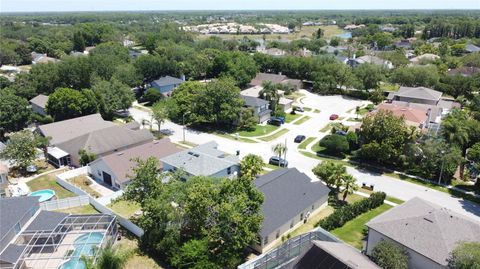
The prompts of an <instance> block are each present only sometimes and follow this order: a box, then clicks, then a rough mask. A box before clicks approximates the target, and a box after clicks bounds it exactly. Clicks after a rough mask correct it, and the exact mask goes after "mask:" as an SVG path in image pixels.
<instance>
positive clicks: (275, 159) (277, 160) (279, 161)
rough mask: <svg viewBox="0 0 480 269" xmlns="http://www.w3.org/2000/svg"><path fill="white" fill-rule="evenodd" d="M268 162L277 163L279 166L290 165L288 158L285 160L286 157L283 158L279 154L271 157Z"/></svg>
mask: <svg viewBox="0 0 480 269" xmlns="http://www.w3.org/2000/svg"><path fill="white" fill-rule="evenodd" d="M268 163H269V164H271V165H277V166H281V167H287V166H288V162H287V160H284V159H282V158H280V157H278V156H272V157H270V160H268Z"/></svg>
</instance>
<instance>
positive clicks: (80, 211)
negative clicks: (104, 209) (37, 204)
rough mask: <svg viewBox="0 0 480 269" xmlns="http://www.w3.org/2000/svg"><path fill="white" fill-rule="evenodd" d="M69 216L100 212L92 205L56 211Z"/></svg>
mask: <svg viewBox="0 0 480 269" xmlns="http://www.w3.org/2000/svg"><path fill="white" fill-rule="evenodd" d="M56 211H57V212H63V213H68V214H97V213H98V211H97V210H96V209H95V208H94V207H93V206H92V205H90V204H88V205H84V206H77V207H72V208H66V209H60V210H56Z"/></svg>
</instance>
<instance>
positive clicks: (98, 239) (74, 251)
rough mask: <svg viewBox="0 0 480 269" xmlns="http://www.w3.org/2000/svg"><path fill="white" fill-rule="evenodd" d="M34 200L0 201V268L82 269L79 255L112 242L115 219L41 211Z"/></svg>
mask: <svg viewBox="0 0 480 269" xmlns="http://www.w3.org/2000/svg"><path fill="white" fill-rule="evenodd" d="M38 199H39V197H38V196H26V197H14V198H2V199H0V212H1V216H2V217H1V218H0V268H5V269H17V268H18V269H20V268H21V269H23V268H60V267H61V268H84V264H83V267H82V266H81V265H79V263H83V261H81V258H82V257H80V255H87V256H94V255H96V254H95V253H96V251H93V249H95V248H101V247H102V246H105V245H106V244H102V242H103V243H107V244H108V243H109V242H110V243H111V242H113V241H114V240H115V239H116V235H117V224H116V217H115V216H111V215H107V214H88V215H70V214H66V213H60V212H52V211H44V210H41V209H40V204H39V202H38ZM87 239H91V240H87ZM94 239H95V240H94ZM82 249H83V250H82ZM77 265H78V267H77Z"/></svg>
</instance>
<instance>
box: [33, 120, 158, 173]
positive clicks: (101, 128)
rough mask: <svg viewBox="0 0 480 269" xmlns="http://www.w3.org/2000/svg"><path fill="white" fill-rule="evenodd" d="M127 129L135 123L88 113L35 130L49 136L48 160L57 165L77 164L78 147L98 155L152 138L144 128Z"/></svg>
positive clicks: (78, 156)
mask: <svg viewBox="0 0 480 269" xmlns="http://www.w3.org/2000/svg"><path fill="white" fill-rule="evenodd" d="M130 128H135V126H131V125H127V124H126V125H123V126H122V125H116V124H114V123H113V122H110V121H105V120H103V119H102V117H101V116H100V114H92V115H87V116H83V117H78V118H74V119H69V120H64V121H59V122H54V123H49V124H45V125H41V126H39V127H38V132H39V133H40V134H41V135H43V136H45V137H51V140H50V147H49V148H48V161H49V162H50V163H51V164H53V165H55V166H57V167H59V166H67V165H73V166H80V154H79V151H80V150H85V151H87V152H89V153H93V154H95V155H96V156H97V157H102V156H105V155H108V154H111V153H113V152H117V151H121V150H125V149H128V148H130V147H134V146H138V145H141V144H144V143H147V142H151V141H152V140H153V135H152V134H151V133H150V132H149V131H148V130H136V129H130Z"/></svg>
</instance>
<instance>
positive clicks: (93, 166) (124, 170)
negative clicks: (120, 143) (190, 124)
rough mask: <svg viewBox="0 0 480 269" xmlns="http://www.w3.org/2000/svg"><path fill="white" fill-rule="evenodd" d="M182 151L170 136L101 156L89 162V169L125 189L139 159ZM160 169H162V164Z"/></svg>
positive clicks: (98, 177) (99, 177)
mask: <svg viewBox="0 0 480 269" xmlns="http://www.w3.org/2000/svg"><path fill="white" fill-rule="evenodd" d="M180 151H181V150H180V149H179V148H177V147H176V146H175V145H174V144H173V143H171V142H170V139H168V138H164V139H161V140H154V141H152V142H148V143H145V144H141V145H138V146H135V147H131V148H128V149H126V150H122V151H118V152H114V153H112V154H109V155H105V156H103V157H100V158H98V159H96V160H95V161H93V162H91V163H89V164H88V171H89V174H90V175H91V176H92V177H93V178H95V179H96V180H99V181H103V182H104V183H105V184H107V185H109V186H112V187H114V188H116V189H123V188H124V187H125V186H126V185H128V183H129V182H130V179H131V178H130V177H131V176H133V175H134V172H133V170H132V168H133V167H135V164H136V160H137V159H139V160H143V161H145V160H146V159H148V158H150V157H154V158H156V159H158V160H160V159H161V158H163V157H166V156H168V155H171V154H174V153H177V152H180ZM159 169H162V167H161V164H160V167H159Z"/></svg>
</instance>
